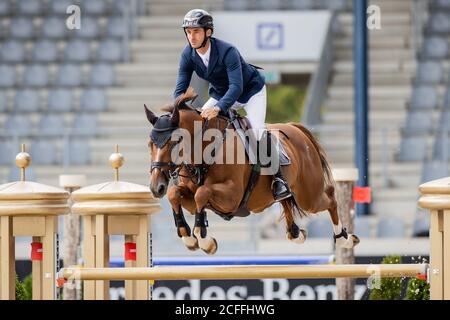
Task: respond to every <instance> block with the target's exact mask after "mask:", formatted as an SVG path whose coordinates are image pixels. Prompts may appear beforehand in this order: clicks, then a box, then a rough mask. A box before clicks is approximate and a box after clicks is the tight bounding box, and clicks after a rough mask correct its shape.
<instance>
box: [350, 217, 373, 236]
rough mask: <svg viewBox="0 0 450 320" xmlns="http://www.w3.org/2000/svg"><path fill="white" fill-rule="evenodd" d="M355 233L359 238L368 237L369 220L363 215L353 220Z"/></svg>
mask: <svg viewBox="0 0 450 320" xmlns="http://www.w3.org/2000/svg"><path fill="white" fill-rule="evenodd" d="M354 226H355V234H356V235H357V236H358V237H361V238H370V237H371V232H370V220H369V219H368V218H365V217H356V218H355V220H354Z"/></svg>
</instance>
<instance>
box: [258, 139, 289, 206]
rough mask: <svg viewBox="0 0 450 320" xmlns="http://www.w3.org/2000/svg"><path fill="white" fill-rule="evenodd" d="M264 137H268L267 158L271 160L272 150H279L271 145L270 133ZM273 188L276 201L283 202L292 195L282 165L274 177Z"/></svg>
mask: <svg viewBox="0 0 450 320" xmlns="http://www.w3.org/2000/svg"><path fill="white" fill-rule="evenodd" d="M264 135H265V136H266V137H265V138H266V139H267V156H268V157H269V158H271V157H272V149H273V150H274V152H276V151H277V149H276V148H275V146H273V145H272V143H271V142H272V139H271V134H270V132H269V131H266V132H265V133H264ZM276 156H277V157H279V155H278V154H276ZM268 166H270V162H269V165H268ZM271 188H272V194H273V198H274V199H275V201H281V200H284V199H287V198H289V197H290V196H291V195H292V194H291V191H290V190H289V186H288V183H287V182H286V180H285V179H284V177H283V175H282V173H281V166H280V165H278V170H277V173H275V174H274V176H273V180H272V186H271Z"/></svg>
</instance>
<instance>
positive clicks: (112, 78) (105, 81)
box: [89, 64, 116, 87]
mask: <svg viewBox="0 0 450 320" xmlns="http://www.w3.org/2000/svg"><path fill="white" fill-rule="evenodd" d="M89 83H90V84H91V85H93V86H100V87H105V86H112V85H114V84H115V83H116V74H115V72H114V67H113V66H112V65H109V64H97V65H95V66H93V67H92V69H91V72H90V77H89Z"/></svg>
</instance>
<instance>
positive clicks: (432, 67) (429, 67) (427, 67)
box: [417, 61, 444, 84]
mask: <svg viewBox="0 0 450 320" xmlns="http://www.w3.org/2000/svg"><path fill="white" fill-rule="evenodd" d="M443 78H444V70H443V69H442V66H441V64H440V63H439V62H435V61H426V62H421V63H420V64H419V67H418V70H417V82H418V83H423V84H438V83H440V82H441V81H442V80H443Z"/></svg>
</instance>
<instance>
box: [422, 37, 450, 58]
mask: <svg viewBox="0 0 450 320" xmlns="http://www.w3.org/2000/svg"><path fill="white" fill-rule="evenodd" d="M448 53H449V46H448V41H447V39H445V38H439V37H431V38H427V39H425V41H424V44H423V56H424V58H427V59H443V58H446V57H447V56H448Z"/></svg>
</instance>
